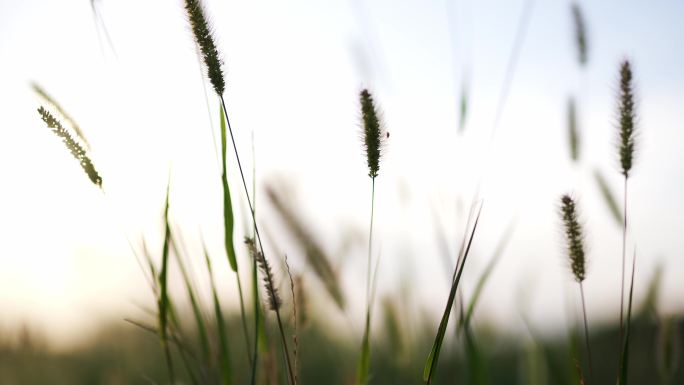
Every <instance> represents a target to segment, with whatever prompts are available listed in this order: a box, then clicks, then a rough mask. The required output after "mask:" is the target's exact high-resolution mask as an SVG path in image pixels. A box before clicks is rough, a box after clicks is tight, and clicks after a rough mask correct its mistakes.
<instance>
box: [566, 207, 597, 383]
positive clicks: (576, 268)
mask: <svg viewBox="0 0 684 385" xmlns="http://www.w3.org/2000/svg"><path fill="white" fill-rule="evenodd" d="M578 216H579V215H578V213H577V206H576V203H575V201H574V200H573V199H572V198H571V197H570V196H569V195H563V196H562V197H561V217H562V220H563V225H564V227H565V230H564V234H565V241H566V242H567V246H566V247H567V253H568V257H569V260H570V269H571V270H572V274H573V277H574V278H575V281H577V283H578V284H579V289H580V295H581V297H582V316H583V319H584V340H585V343H586V348H587V360H588V363H589V378H590V381H591V379H593V378H594V375H593V373H594V370H593V364H592V359H591V346H590V344H589V323H588V322H587V307H586V303H585V300H584V285H583V284H582V283H583V282H584V279H585V278H586V253H585V251H584V238H583V237H584V233H583V231H582V227H581V226H580V223H579V220H578Z"/></svg>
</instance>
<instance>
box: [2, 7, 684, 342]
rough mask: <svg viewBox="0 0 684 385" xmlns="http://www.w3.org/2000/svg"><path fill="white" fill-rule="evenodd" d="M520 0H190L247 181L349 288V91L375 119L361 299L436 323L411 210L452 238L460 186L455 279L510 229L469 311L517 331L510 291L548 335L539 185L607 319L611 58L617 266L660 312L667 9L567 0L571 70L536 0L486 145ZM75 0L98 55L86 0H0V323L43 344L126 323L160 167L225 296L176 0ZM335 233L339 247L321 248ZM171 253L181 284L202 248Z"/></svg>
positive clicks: (191, 241) (150, 238)
mask: <svg viewBox="0 0 684 385" xmlns="http://www.w3.org/2000/svg"><path fill="white" fill-rule="evenodd" d="M526 2H527V0H505V1H504V0H483V1H457V2H454V4H448V2H447V1H418V0H404V1H392V0H384V1H369V2H364V1H361V0H337V1H311V0H291V1H286V2H283V1H273V0H260V1H218V0H211V1H206V2H205V3H206V5H207V10H208V12H209V14H210V15H211V16H212V21H213V24H214V26H215V33H216V36H217V38H218V41H219V44H220V49H221V51H222V55H223V58H224V61H225V71H226V77H227V91H226V102H227V105H228V109H229V111H230V114H231V123H232V124H233V127H234V128H235V132H236V140H237V142H238V146H239V150H240V153H241V157H242V158H243V162H245V165H246V166H247V168H248V169H250V170H251V165H252V156H251V137H252V133H253V135H254V138H255V147H256V168H257V184H258V189H262V188H263V186H264V185H265V184H269V183H270V184H274V183H276V182H280V183H282V186H281V188H282V189H283V191H285V190H287V192H288V194H287V195H286V196H287V197H288V198H289V199H290V201H291V202H292V203H293V204H297V205H298V207H300V208H301V211H302V213H303V215H304V216H305V217H306V218H307V220H308V221H309V224H310V225H311V228H312V229H313V230H314V231H315V232H316V233H317V234H319V235H320V236H321V239H322V241H323V244H324V245H325V247H326V249H327V251H329V252H330V253H333V254H336V255H337V254H344V255H339V260H338V261H336V262H335V263H336V265H338V266H340V273H341V274H342V277H343V280H344V284H345V289H346V291H347V292H348V293H349V295H350V296H352V297H353V298H356V297H358V298H363V290H364V287H365V286H364V285H365V283H364V277H365V270H364V269H365V260H364V258H365V254H364V247H363V242H365V239H366V231H367V222H368V215H369V210H370V206H369V204H370V202H369V198H370V179H369V178H368V176H367V170H366V169H365V161H364V159H363V155H362V150H361V146H360V142H359V112H358V101H357V95H358V91H359V90H360V89H361V88H362V87H370V88H371V89H373V90H374V92H375V96H376V99H377V101H378V102H379V104H380V105H381V106H382V110H383V114H384V118H385V124H386V128H387V130H388V131H390V132H391V137H390V140H389V143H388V145H387V154H386V156H385V157H384V158H383V160H382V163H381V170H380V177H379V178H378V179H377V191H376V194H377V207H376V209H377V211H376V215H377V216H376V220H377V222H376V231H377V233H376V234H377V239H376V240H377V244H378V245H379V246H378V248H377V251H378V252H379V253H380V255H381V258H382V260H381V265H380V287H379V290H380V293H381V295H385V294H392V293H397V292H398V291H399V290H400V286H401V285H402V281H404V282H403V284H405V285H407V286H408V287H409V288H411V289H412V296H413V297H414V298H415V299H417V300H419V301H421V302H422V305H421V306H423V307H424V308H425V309H426V312H427V313H428V314H430V315H431V316H433V317H436V315H437V314H438V313H439V312H440V311H441V309H442V306H443V301H444V299H445V297H446V287H447V282H448V280H447V277H448V273H447V272H445V271H444V264H443V262H442V259H441V258H440V257H439V256H438V254H437V253H438V249H437V247H436V237H435V235H434V224H435V221H436V220H437V221H438V222H440V223H441V224H442V225H443V226H444V229H445V231H446V232H447V234H448V236H449V237H450V241H451V245H450V247H451V249H452V253H455V251H456V250H457V247H458V244H459V242H460V239H461V236H462V232H463V226H464V222H465V213H466V212H467V206H468V204H469V203H470V200H471V199H472V197H473V194H474V192H475V191H476V189H477V188H476V187H477V186H478V184H479V185H481V189H480V190H479V191H480V193H481V195H482V197H483V198H484V211H483V217H482V222H481V227H480V229H479V230H478V234H477V236H476V240H475V246H474V254H473V258H472V259H471V264H470V265H469V266H468V267H467V269H466V282H465V293H466V294H467V293H468V292H469V291H471V290H472V287H473V286H474V283H475V277H476V276H477V275H479V272H480V271H481V270H482V269H483V267H484V266H485V265H486V262H487V260H488V258H489V257H490V255H491V253H492V252H493V250H494V248H495V247H496V243H497V241H498V239H499V238H500V237H501V235H502V234H503V232H504V230H505V229H506V227H507V226H508V225H509V223H511V222H512V221H514V222H513V223H514V224H515V233H514V236H513V239H512V241H511V244H510V247H509V248H508V249H507V251H506V254H505V255H504V257H503V260H502V261H501V263H500V265H499V266H498V267H497V269H496V271H495V272H494V275H493V276H492V279H491V281H490V284H489V285H488V287H487V288H486V290H485V292H484V297H483V300H482V302H481V307H480V308H479V314H478V315H477V319H478V320H479V321H481V322H493V323H496V324H498V325H499V326H506V327H511V328H513V329H519V325H520V321H519V320H520V317H519V314H518V310H516V309H517V308H518V307H520V306H521V305H520V304H521V302H529V305H528V306H529V307H527V308H526V309H528V310H526V313H527V314H528V315H529V316H530V318H531V319H532V320H533V322H535V323H536V324H538V325H539V327H541V328H542V329H546V330H549V331H553V330H561V328H562V327H564V325H565V322H566V319H567V318H568V317H569V315H568V311H567V310H568V309H569V308H571V307H570V306H569V305H568V304H569V303H574V302H573V301H574V299H575V297H574V296H575V291H574V289H575V287H574V286H573V282H572V281H571V279H570V277H569V274H568V271H567V269H566V268H565V265H564V260H563V257H562V252H563V248H562V244H561V237H560V231H559V225H560V224H559V222H558V215H557V201H558V197H559V196H560V195H561V194H562V193H565V192H568V191H570V192H573V194H574V195H575V196H576V197H578V198H579V200H580V202H581V203H580V204H581V205H582V213H583V219H584V222H585V224H586V226H587V232H588V237H587V238H588V243H589V245H590V254H589V255H590V270H589V275H588V279H587V281H586V290H587V293H589V294H588V306H589V308H588V311H589V314H590V318H592V319H593V320H594V321H595V322H599V321H605V322H608V321H611V320H612V319H614V318H615V316H616V314H617V309H618V304H619V301H618V295H619V291H618V288H619V275H618V271H619V261H620V247H621V232H620V228H619V227H618V226H616V225H615V224H614V222H613V221H612V219H611V218H610V216H609V213H608V210H607V209H606V207H605V205H604V203H603V201H602V200H601V198H600V196H599V194H598V190H597V188H596V185H595V183H594V180H593V176H592V172H593V170H594V169H595V168H599V169H601V171H602V172H603V173H604V175H606V176H607V178H608V180H609V182H610V183H611V187H613V189H614V191H615V192H616V193H618V192H620V188H621V178H620V175H619V172H618V165H617V160H616V151H615V147H614V144H615V135H616V131H615V114H616V102H615V95H616V82H617V69H618V64H619V62H620V61H621V60H622V59H623V58H625V57H629V58H630V59H632V60H633V63H634V70H635V77H636V86H637V98H638V102H639V103H638V113H639V129H640V134H639V152H638V158H637V163H636V167H635V172H634V176H633V178H631V179H630V203H629V204H630V217H631V221H632V222H631V223H632V225H631V233H632V235H633V236H631V241H630V248H631V247H632V246H633V245H634V244H636V247H637V251H638V258H639V259H638V262H637V263H638V270H637V274H638V276H637V285H636V293H637V299H638V298H640V295H643V294H644V292H645V289H646V286H647V282H648V279H649V278H650V275H651V273H652V271H653V269H654V267H655V266H656V264H657V263H662V264H663V265H664V266H665V273H664V277H663V279H664V280H663V285H664V286H663V297H662V305H663V306H664V309H665V311H667V312H675V311H681V310H682V308H683V307H684V296H682V295H681V294H682V293H684V281H682V279H681V277H682V276H683V274H684V259H683V258H682V251H683V250H684V238H683V237H682V230H684V204H683V203H682V197H683V196H684V183H683V182H682V181H684V155H683V154H684V152H682V151H681V148H682V143H684V133H683V132H684V130H683V129H682V128H683V122H684V108H682V106H684V96H683V95H684V93H683V91H684V72H683V71H682V69H683V68H684V55H683V54H682V52H683V51H682V46H681V36H684V25H683V24H682V23H681V18H682V16H684V3H682V2H679V1H674V0H670V1H665V0H655V1H648V2H644V1H636V0H629V1H624V0H623V1H617V0H610V1H601V2H590V1H583V2H581V5H582V7H583V10H584V14H585V17H586V19H587V24H588V32H589V45H590V50H589V65H588V67H587V68H586V70H580V69H579V68H578V66H577V64H576V54H575V49H574V45H573V40H572V33H573V30H572V24H571V21H572V20H571V14H570V6H569V2H567V1H541V0H537V1H535V2H534V6H533V7H534V8H533V10H532V14H531V19H530V24H529V27H528V29H527V34H526V37H525V41H524V44H523V46H522V50H521V51H520V57H519V61H518V63H517V69H516V72H515V77H514V79H513V82H512V84H511V88H510V93H509V98H508V99H507V104H506V105H505V109H504V110H503V115H502V117H501V122H500V124H499V126H498V127H497V129H496V133H495V135H494V137H493V140H490V137H491V133H492V130H493V123H494V116H495V113H496V109H497V103H498V100H499V96H500V92H501V86H502V82H503V79H504V74H505V71H506V65H507V62H508V58H509V55H510V51H511V47H512V45H513V40H514V35H515V31H516V28H517V23H518V21H519V18H520V15H521V13H522V10H523V7H524V4H525V3H526ZM96 4H97V9H98V10H99V12H100V15H101V16H102V20H103V21H104V24H105V25H106V27H107V29H108V32H109V34H110V36H111V39H112V43H113V48H112V47H110V46H109V45H108V43H107V40H106V39H105V36H104V34H103V30H102V26H103V24H102V23H101V22H100V21H99V20H96V19H94V17H93V13H92V9H91V7H90V5H89V2H87V1H85V0H81V1H60V2H55V1H46V0H44V1H40V0H26V1H10V0H1V1H0V68H1V69H2V70H1V71H0V85H1V86H0V106H2V109H1V111H2V122H3V123H2V128H1V129H2V133H3V135H2V138H3V139H2V140H0V165H2V166H0V180H1V181H2V186H3V187H2V189H1V190H0V239H2V242H0V327H15V326H17V325H20V324H22V323H28V324H30V325H33V326H37V327H40V328H44V329H45V332H46V333H47V334H48V335H49V336H50V337H52V339H53V340H54V341H55V342H56V343H58V344H64V343H67V342H69V341H74V340H79V338H82V337H84V336H87V335H88V333H90V332H92V330H94V327H95V326H97V325H98V324H99V323H100V322H102V321H103V320H106V319H114V320H120V319H122V318H124V317H129V316H138V315H140V314H141V313H142V312H141V310H140V308H141V307H142V308H145V307H150V306H152V304H153V302H152V296H151V293H150V291H149V288H148V287H147V285H146V282H145V279H144V275H143V273H142V272H141V270H140V268H139V266H138V265H137V263H136V260H135V258H134V257H133V255H132V254H131V253H130V251H129V248H128V245H127V243H126V237H128V238H130V239H131V240H133V241H135V242H137V241H138V240H139V239H140V238H141V237H142V234H144V236H145V238H146V240H147V243H148V244H149V245H150V248H151V249H154V250H156V249H160V248H161V236H162V234H161V210H162V205H163V198H164V191H165V186H166V182H167V180H168V178H169V170H171V181H172V196H171V200H172V210H171V216H172V219H173V221H174V222H175V223H177V224H179V228H182V230H183V234H184V235H185V236H186V237H187V238H188V246H189V247H190V248H192V249H193V250H194V252H195V254H196V255H199V254H197V252H199V250H200V249H199V247H200V246H199V241H198V240H199V235H198V234H199V232H200V230H201V231H202V233H203V234H204V238H205V239H206V241H207V243H208V245H209V249H210V251H211V253H212V254H213V255H214V257H215V258H214V259H215V264H216V270H217V271H218V272H219V273H218V274H217V278H218V280H219V282H220V287H221V289H222V291H223V292H224V293H226V295H225V296H226V297H228V296H230V295H232V294H227V293H233V292H234V291H235V289H234V288H235V283H234V278H233V276H232V275H231V274H229V272H228V270H229V269H228V265H227V263H226V261H225V258H223V257H222V255H223V254H222V253H223V252H222V249H221V227H220V226H221V209H220V202H221V195H220V194H221V192H220V182H219V173H218V172H219V171H218V161H217V157H216V152H215V150H214V144H213V143H214V142H213V140H212V137H211V134H210V133H211V125H210V124H213V125H214V128H218V116H219V115H218V114H219V110H218V101H217V100H216V97H215V96H214V95H212V94H209V98H208V100H209V108H210V113H208V112H207V104H206V102H205V96H204V90H203V86H202V84H203V83H202V79H201V77H200V72H199V65H198V59H197V56H196V53H195V47H194V43H193V41H192V37H191V33H190V30H189V27H188V25H187V22H186V20H185V15H184V13H183V8H182V2H181V1H180V0H178V1H170V2H169V1H130V0H118V1H110V0H102V1H96ZM98 30H99V31H100V34H99V35H98V33H97V32H96V31H98ZM463 79H467V80H468V84H469V85H470V88H469V89H470V100H469V107H470V109H469V117H468V121H467V127H466V130H465V133H464V134H458V132H457V127H458V109H457V106H458V102H457V97H458V93H459V90H460V89H461V86H462V81H463ZM31 81H35V82H38V83H39V84H41V85H42V86H43V87H44V88H45V89H46V90H47V91H48V92H49V93H50V94H51V95H52V96H54V97H55V98H56V99H57V100H58V101H60V103H61V104H62V105H63V106H64V107H65V108H66V109H67V111H69V113H70V114H71V115H72V116H73V117H74V118H75V119H76V120H77V121H78V122H79V124H80V126H81V128H82V129H83V130H84V131H85V134H86V136H87V137H88V139H89V141H90V142H91V144H92V152H91V154H92V157H93V160H94V162H95V163H96V165H97V167H98V169H99V171H100V173H101V174H102V176H103V179H104V189H105V191H106V194H105V195H103V194H102V193H101V192H100V191H99V190H97V189H96V188H94V187H93V186H92V185H91V184H90V183H89V181H88V179H87V178H86V177H85V176H84V175H83V173H82V170H81V169H80V168H79V167H78V164H77V163H76V162H75V161H74V160H73V159H71V158H70V157H69V154H68V153H67V152H66V151H65V150H64V148H63V147H62V145H61V144H60V143H59V141H58V140H57V139H56V138H55V137H53V135H51V134H50V133H49V130H48V129H47V128H46V127H45V126H44V124H43V123H42V122H41V120H40V118H39V116H38V114H37V113H36V108H37V107H38V103H39V99H38V98H37V97H35V95H34V94H33V92H32V91H31V89H30V86H29V84H30V82H31ZM207 87H209V86H208V83H207ZM207 92H210V90H209V88H207ZM571 94H575V95H576V96H577V98H578V103H579V111H580V114H581V115H580V122H581V129H582V135H583V136H582V145H583V150H582V153H583V155H582V161H581V164H580V166H579V167H573V165H572V164H571V162H570V160H569V156H568V150H567V143H566V126H565V125H566V111H565V106H566V101H567V97H568V96H569V95H571ZM210 119H211V120H213V122H210ZM229 162H233V158H232V157H229ZM233 166H234V164H233ZM233 166H231V167H233ZM249 174H250V175H251V172H250V173H249ZM230 178H231V183H232V186H234V187H233V196H234V197H235V206H236V210H237V214H238V219H237V223H238V224H239V225H240V226H238V227H240V229H239V230H238V233H237V234H236V238H235V239H237V240H239V239H241V236H242V235H241V234H242V228H244V226H243V225H242V224H244V223H246V220H242V218H244V213H245V211H246V210H245V209H244V207H245V204H244V203H243V202H242V201H241V198H238V197H241V196H242V192H241V190H240V189H239V187H240V184H239V183H240V181H239V178H238V173H237V169H234V170H233V169H231V175H230ZM249 179H250V180H249V181H248V183H251V177H250V178H249ZM279 186H280V185H279ZM618 196H619V197H621V194H619V195H618ZM257 202H258V203H257V205H258V207H259V208H258V209H257V211H258V212H259V214H258V216H259V221H260V223H262V226H264V227H266V228H268V229H269V231H270V233H271V237H272V238H273V239H275V240H277V243H278V247H272V252H273V253H275V252H276V251H277V252H278V253H279V254H283V253H287V254H288V255H289V256H290V257H291V260H292V263H293V265H294V268H295V269H297V270H300V271H304V272H305V273H306V274H311V272H310V271H308V270H306V267H305V264H304V259H303V258H302V256H301V251H300V250H298V249H297V247H296V245H295V244H294V243H293V242H291V241H288V238H287V237H286V236H284V234H283V232H282V226H281V223H280V221H279V220H278V218H277V217H275V216H274V215H273V214H272V212H271V211H270V210H269V207H268V205H267V203H266V200H265V195H263V194H262V193H258V197H257ZM459 202H461V203H460V204H459ZM435 216H436V218H437V219H435ZM349 232H351V234H356V236H357V237H359V239H360V240H359V242H360V246H355V247H352V248H351V249H349V250H347V251H346V252H345V253H340V250H343V249H344V239H343V238H344V237H343V236H344V235H345V234H347V233H349ZM155 248H156V249H155ZM154 252H155V253H157V254H155V255H158V251H154ZM242 257H244V258H243V259H242V260H241V261H242V264H243V266H244V265H245V264H246V262H247V259H246V256H245V255H242ZM469 263H470V262H469ZM193 264H194V267H193V270H195V271H196V272H197V273H198V276H200V277H201V276H202V274H200V272H201V271H203V270H202V269H203V265H202V261H201V259H197V260H196V261H193ZM198 281H200V287H203V288H206V282H205V281H203V280H202V279H198ZM312 284H314V283H313V280H312ZM522 293H527V294H525V295H523V294H522ZM523 297H524V298H525V299H523ZM232 300H234V298H232ZM325 302H327V298H325V297H321V298H320V299H319V300H318V301H317V303H321V304H322V303H325ZM357 302H358V303H357V304H354V305H352V309H351V311H350V312H351V313H350V314H351V319H352V323H358V325H357V326H356V327H357V328H359V325H361V321H360V320H361V317H360V314H361V312H360V310H361V303H362V302H363V301H357ZM357 305H358V306H357ZM570 313H571V312H570ZM333 314H334V312H333ZM571 316H572V315H570V317H571ZM335 317H338V318H340V319H343V317H342V316H341V315H339V314H338V315H337V316H335ZM335 317H333V318H335ZM500 320H506V321H505V322H501V321H500ZM344 322H346V321H344ZM516 325H518V326H516Z"/></svg>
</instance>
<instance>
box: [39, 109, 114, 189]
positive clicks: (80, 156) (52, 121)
mask: <svg viewBox="0 0 684 385" xmlns="http://www.w3.org/2000/svg"><path fill="white" fill-rule="evenodd" d="M38 113H39V114H40V117H41V118H42V119H43V121H44V122H45V124H47V126H48V128H50V129H52V132H54V133H55V135H57V136H59V137H60V138H62V142H64V145H65V146H66V147H67V149H69V152H71V155H72V156H73V157H74V158H76V160H77V161H78V163H80V165H81V167H82V168H83V171H85V172H86V174H87V175H88V178H90V181H91V182H93V183H94V184H95V185H97V186H98V187H100V188H102V178H101V177H100V174H98V173H97V170H95V166H94V165H93V162H92V161H91V160H90V158H89V157H88V155H87V154H86V151H85V149H84V148H83V147H82V146H81V145H80V144H79V143H78V142H77V141H76V140H75V139H74V138H73V136H71V134H70V133H69V131H67V130H66V129H65V128H64V126H62V123H60V122H59V120H57V119H56V118H55V117H54V116H52V114H50V112H48V111H47V110H46V109H45V108H43V107H42V106H41V107H40V108H38Z"/></svg>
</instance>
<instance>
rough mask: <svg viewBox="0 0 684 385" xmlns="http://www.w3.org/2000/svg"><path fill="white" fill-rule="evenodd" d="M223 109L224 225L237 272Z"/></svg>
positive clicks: (228, 249) (221, 108) (227, 242)
mask: <svg viewBox="0 0 684 385" xmlns="http://www.w3.org/2000/svg"><path fill="white" fill-rule="evenodd" d="M220 110H221V161H222V168H223V172H222V173H221V182H222V184H223V225H224V228H225V238H226V245H225V246H226V254H227V255H228V263H230V268H231V269H233V271H234V272H236V273H237V258H236V257H235V244H234V242H233V226H234V218H233V205H232V203H231V200H230V188H229V186H228V172H227V170H226V119H225V117H224V116H225V114H224V112H223V105H221V106H220Z"/></svg>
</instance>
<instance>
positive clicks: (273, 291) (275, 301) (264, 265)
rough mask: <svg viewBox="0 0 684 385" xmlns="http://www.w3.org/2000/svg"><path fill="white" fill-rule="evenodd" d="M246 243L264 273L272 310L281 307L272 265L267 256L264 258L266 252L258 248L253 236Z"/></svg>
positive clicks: (269, 304) (246, 239)
mask: <svg viewBox="0 0 684 385" xmlns="http://www.w3.org/2000/svg"><path fill="white" fill-rule="evenodd" d="M245 244H246V245H247V248H248V249H249V253H250V254H251V255H252V258H254V259H255V260H256V261H257V264H258V265H259V269H260V270H261V273H262V274H263V275H264V286H265V287H266V294H267V295H268V306H269V308H270V309H271V310H273V311H276V310H278V309H280V305H281V304H282V301H281V300H280V295H278V289H277V288H276V285H275V279H274V278H273V270H271V265H270V264H269V263H268V261H267V260H266V258H264V254H263V253H262V252H261V251H259V250H258V249H257V247H256V244H255V242H254V239H253V238H249V237H247V238H245Z"/></svg>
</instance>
